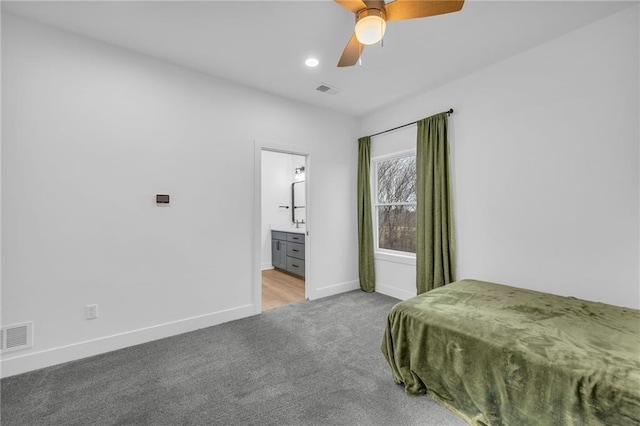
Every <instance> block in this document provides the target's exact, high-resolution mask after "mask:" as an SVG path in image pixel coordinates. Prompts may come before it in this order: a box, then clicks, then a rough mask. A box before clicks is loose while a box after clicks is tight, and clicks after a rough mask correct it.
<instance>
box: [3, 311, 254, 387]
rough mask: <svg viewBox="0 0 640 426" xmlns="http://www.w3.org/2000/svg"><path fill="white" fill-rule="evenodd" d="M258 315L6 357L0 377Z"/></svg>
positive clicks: (172, 325)
mask: <svg viewBox="0 0 640 426" xmlns="http://www.w3.org/2000/svg"><path fill="white" fill-rule="evenodd" d="M254 314H255V312H254V306H253V305H245V306H239V307H237V308H232V309H227V310H224V311H218V312H213V313H210V314H205V315H199V316H196V317H191V318H186V319H183V320H178V321H173V322H169V323H165V324H158V325H154V326H151V327H146V328H141V329H138V330H132V331H127V332H125V333H120V334H114V335H111V336H106V337H100V338H98V339H93V340H87V341H84V342H78V343H73V344H71V345H66V346H60V347H57V348H52V349H47V350H44V351H40V352H33V353H28V354H25V355H18V356H14V357H11V358H4V359H2V361H0V377H3V378H4V377H9V376H14V375H16V374H21V373H26V372H27V371H32V370H37V369H40V368H45V367H50V366H52V365H56V364H61V363H64V362H69V361H74V360H77V359H81V358H86V357H89V356H93V355H99V354H102V353H105V352H110V351H114V350H117V349H122V348H126V347H128V346H133V345H139V344H141V343H146V342H150V341H152V340H158V339H163V338H165V337H170V336H175V335H176V334H182V333H186V332H189V331H194V330H198V329H201V328H205V327H211V326H213V325H218V324H222V323H225V322H229V321H234V320H237V319H240V318H245V317H249V316H251V315H254Z"/></svg>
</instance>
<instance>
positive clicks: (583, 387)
mask: <svg viewBox="0 0 640 426" xmlns="http://www.w3.org/2000/svg"><path fill="white" fill-rule="evenodd" d="M382 352H383V354H384V356H385V358H386V359H387V361H388V362H389V365H390V366H391V371H392V374H393V379H394V381H395V382H396V383H401V384H403V385H404V387H405V390H406V392H407V393H409V394H413V395H419V394H424V393H427V394H429V395H430V396H431V397H432V398H434V399H435V400H436V401H438V402H439V403H441V404H443V405H445V406H447V407H448V408H449V409H451V410H453V411H454V412H456V413H458V414H459V415H460V416H462V417H463V418H464V419H465V420H467V422H469V423H470V424H474V425H514V426H524V425H638V424H640V311H638V310H635V309H629V308H623V307H618V306H612V305H607V304H603V303H596V302H589V301H585V300H580V299H576V298H572V297H562V296H557V295H552V294H547V293H541V292H536V291H531V290H525V289H521V288H516V287H510V286H506V285H501V284H495V283H488V282H482V281H475V280H463V281H458V282H455V283H452V284H449V285H446V286H444V287H440V288H437V289H435V290H432V291H430V292H427V293H424V294H422V295H419V296H417V297H414V298H412V299H409V300H406V301H404V302H401V303H398V304H397V305H395V306H394V307H393V308H392V310H391V312H390V313H389V316H388V323H387V326H386V330H385V336H384V339H383V342H382ZM425 420H426V419H425Z"/></svg>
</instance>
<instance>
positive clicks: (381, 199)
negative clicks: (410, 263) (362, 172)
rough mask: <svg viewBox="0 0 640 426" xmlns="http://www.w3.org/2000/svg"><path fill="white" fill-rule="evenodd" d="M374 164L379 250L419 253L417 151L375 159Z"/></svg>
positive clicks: (375, 209)
mask: <svg viewBox="0 0 640 426" xmlns="http://www.w3.org/2000/svg"><path fill="white" fill-rule="evenodd" d="M372 168H373V170H374V191H375V194H374V195H375V196H374V200H375V202H374V216H375V220H374V221H375V226H376V241H377V247H376V248H377V250H378V251H397V252H403V254H408V253H415V252H416V156H415V153H410V154H409V153H404V154H400V155H396V156H394V157H386V158H381V159H375V160H374V161H373V167H372Z"/></svg>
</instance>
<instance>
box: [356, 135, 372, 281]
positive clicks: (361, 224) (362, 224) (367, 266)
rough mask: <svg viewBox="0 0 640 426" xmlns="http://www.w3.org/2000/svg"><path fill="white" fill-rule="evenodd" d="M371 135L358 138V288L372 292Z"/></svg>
mask: <svg viewBox="0 0 640 426" xmlns="http://www.w3.org/2000/svg"><path fill="white" fill-rule="evenodd" d="M370 169H371V137H369V136H365V137H363V138H360V139H358V267H359V273H360V288H361V289H362V291H366V292H367V293H372V292H373V291H375V289H376V271H375V268H374V258H373V223H372V222H373V221H372V217H371V189H370V183H369V182H370V179H369V173H370Z"/></svg>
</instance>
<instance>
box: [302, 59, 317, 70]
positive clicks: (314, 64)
mask: <svg viewBox="0 0 640 426" xmlns="http://www.w3.org/2000/svg"><path fill="white" fill-rule="evenodd" d="M319 63H320V61H318V60H317V59H316V58H309V59H307V60H306V61H304V64H305V65H306V66H308V67H309V68H313V67H317V66H318V64H319Z"/></svg>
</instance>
